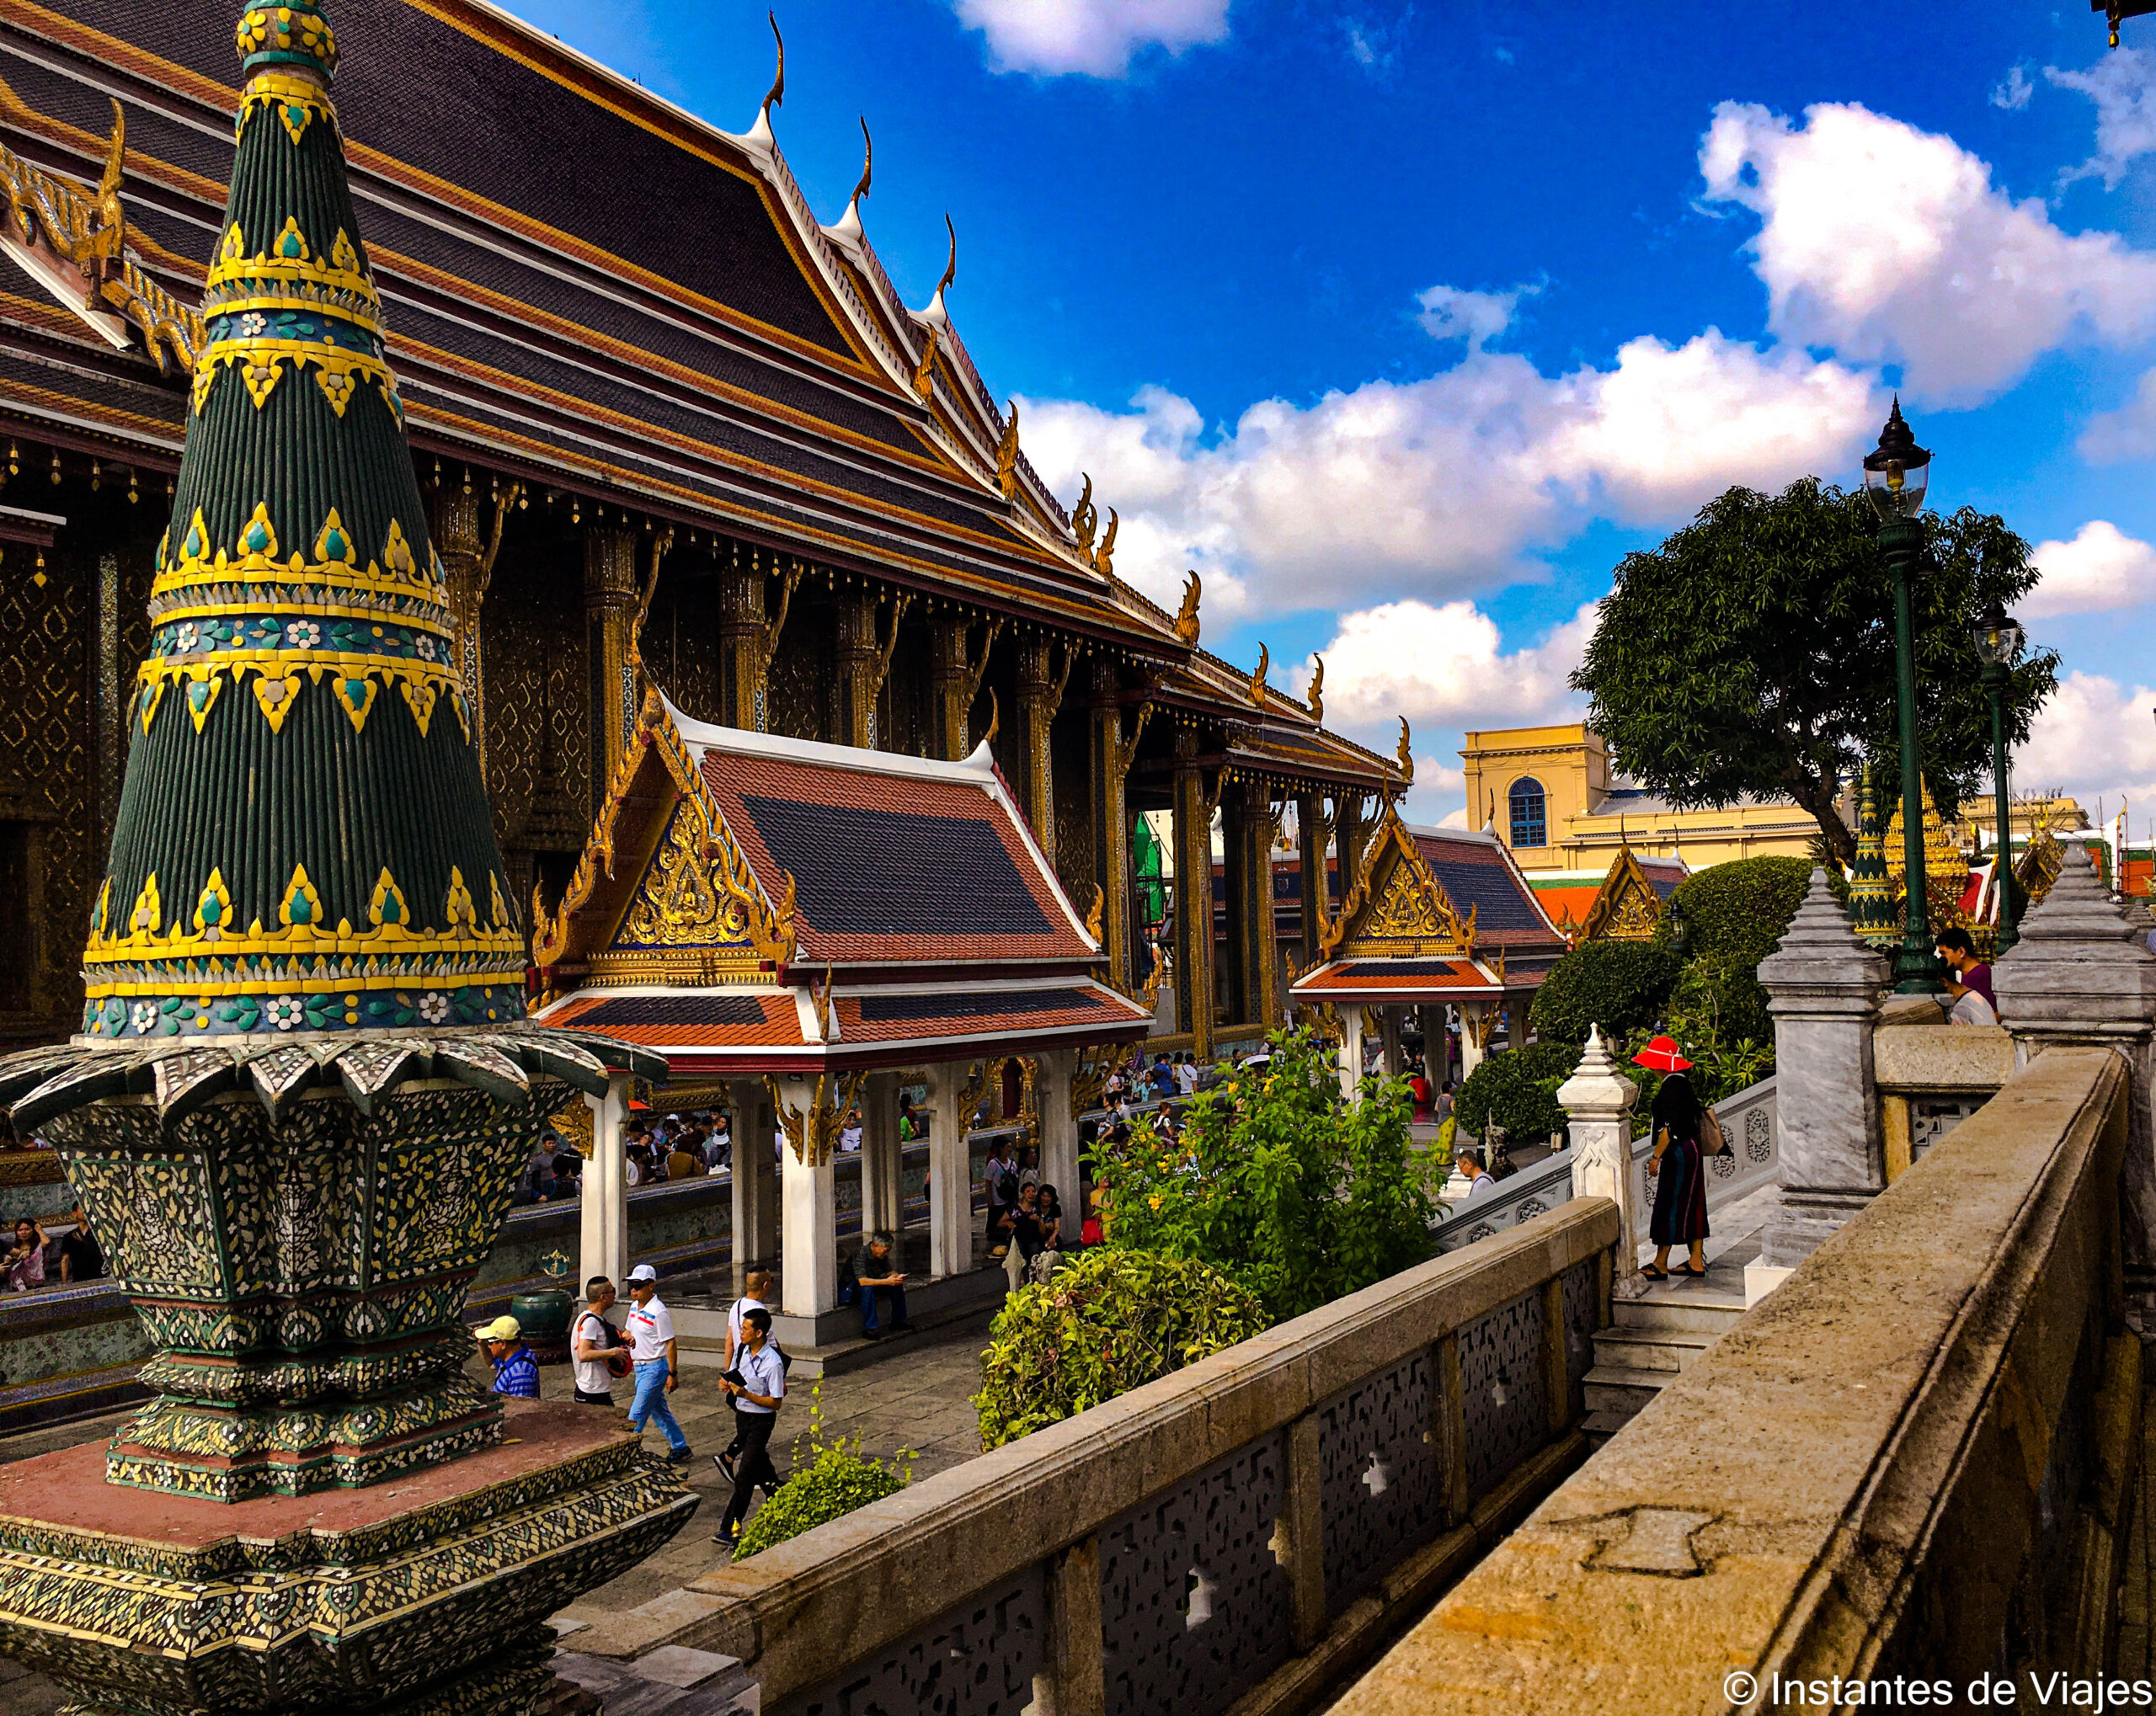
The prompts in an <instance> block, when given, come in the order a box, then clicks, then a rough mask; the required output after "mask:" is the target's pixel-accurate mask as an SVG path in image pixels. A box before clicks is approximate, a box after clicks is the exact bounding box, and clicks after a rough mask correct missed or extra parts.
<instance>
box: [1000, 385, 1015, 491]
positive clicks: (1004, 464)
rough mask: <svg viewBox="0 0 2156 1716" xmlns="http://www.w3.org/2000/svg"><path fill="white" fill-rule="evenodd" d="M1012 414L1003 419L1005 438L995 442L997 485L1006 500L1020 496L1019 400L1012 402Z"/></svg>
mask: <svg viewBox="0 0 2156 1716" xmlns="http://www.w3.org/2000/svg"><path fill="white" fill-rule="evenodd" d="M1010 404H1011V414H1010V416H1008V417H1006V418H1004V420H1003V439H1002V440H1000V441H998V442H997V443H996V444H995V486H996V487H997V488H1000V489H1001V490H1002V491H1003V498H1004V499H1006V500H1016V499H1017V498H1018V402H1017V400H1015V399H1013V400H1011V402H1010Z"/></svg>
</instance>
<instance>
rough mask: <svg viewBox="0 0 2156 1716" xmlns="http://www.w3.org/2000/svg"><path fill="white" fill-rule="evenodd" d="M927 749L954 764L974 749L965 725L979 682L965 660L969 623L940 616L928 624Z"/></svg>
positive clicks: (953, 617) (954, 617) (956, 618)
mask: <svg viewBox="0 0 2156 1716" xmlns="http://www.w3.org/2000/svg"><path fill="white" fill-rule="evenodd" d="M928 652H929V653H928V749H929V753H930V754H931V755H932V756H936V757H939V758H941V759H942V760H943V761H945V762H947V763H954V762H956V761H958V759H960V758H961V757H963V756H964V755H965V754H966V753H967V751H968V750H969V749H971V747H970V746H969V745H968V744H967V743H966V722H967V718H968V717H969V715H970V714H971V712H972V710H973V701H974V691H975V690H978V689H979V683H980V682H979V679H976V678H975V677H974V674H973V673H972V671H971V669H970V666H969V663H968V662H967V660H966V622H965V621H963V619H960V618H958V617H957V616H951V617H945V616H941V615H939V616H937V617H936V618H934V619H932V620H931V621H929V622H928Z"/></svg>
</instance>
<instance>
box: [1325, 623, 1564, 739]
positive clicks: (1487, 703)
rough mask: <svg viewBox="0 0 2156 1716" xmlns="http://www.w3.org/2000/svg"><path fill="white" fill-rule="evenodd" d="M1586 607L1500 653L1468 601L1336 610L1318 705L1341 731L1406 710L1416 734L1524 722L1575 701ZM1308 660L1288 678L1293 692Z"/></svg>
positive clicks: (1489, 627)
mask: <svg viewBox="0 0 2156 1716" xmlns="http://www.w3.org/2000/svg"><path fill="white" fill-rule="evenodd" d="M1594 625H1595V604H1593V602H1589V603H1587V604H1585V605H1583V606H1582V607H1581V608H1580V609H1579V610H1578V611H1577V613H1575V614H1574V615H1573V616H1572V618H1571V619H1570V620H1568V621H1566V622H1565V623H1564V624H1563V625H1562V626H1558V627H1557V628H1556V630H1555V631H1554V632H1551V633H1550V635H1549V636H1548V637H1545V638H1544V639H1543V640H1542V642H1540V643H1538V644H1535V645H1534V646H1533V647H1529V648H1526V649H1518V650H1513V651H1512V652H1510V653H1508V652H1507V651H1506V649H1505V647H1504V641H1503V638H1502V636H1501V635H1500V634H1499V632H1498V630H1497V621H1494V620H1492V618H1491V617H1490V616H1488V615H1487V614H1486V613H1484V612H1483V611H1482V610H1481V609H1480V608H1478V607H1476V605H1474V604H1473V603H1472V602H1447V603H1445V604H1444V605H1442V606H1434V607H1433V605H1431V604H1429V603H1428V602H1420V601H1414V600H1406V601H1397V602H1384V603H1380V605H1377V606H1376V607H1373V608H1362V609H1358V610H1355V611H1353V612H1352V613H1347V614H1342V616H1340V618H1339V621H1337V627H1336V629H1335V631H1334V632H1333V636H1332V641H1331V642H1330V643H1328V644H1326V647H1324V649H1323V650H1321V652H1320V653H1321V654H1322V655H1323V656H1324V657H1325V712H1326V721H1327V722H1338V723H1339V724H1340V725H1341V726H1342V727H1344V728H1358V727H1368V726H1370V725H1371V724H1373V723H1383V722H1391V721H1394V720H1396V718H1397V717H1401V716H1405V717H1407V719H1408V721H1409V722H1411V723H1412V725H1413V726H1414V727H1416V728H1417V729H1418V730H1419V731H1425V732H1427V731H1428V730H1429V729H1433V728H1437V727H1481V726H1486V725H1489V726H1503V727H1520V726H1530V725H1533V724H1534V723H1535V722H1541V721H1556V720H1562V719H1563V718H1565V717H1566V716H1568V715H1571V714H1573V713H1575V712H1577V710H1578V709H1579V708H1580V707H1582V701H1581V700H1580V699H1579V698H1578V696H1577V694H1575V693H1574V692H1573V691H1572V690H1571V688H1570V687H1569V686H1568V685H1566V679H1567V677H1568V676H1569V675H1570V674H1571V673H1572V669H1574V668H1576V667H1577V666H1578V665H1579V664H1580V654H1581V652H1582V651H1583V650H1584V649H1585V648H1586V647H1587V641H1588V638H1589V637H1593V635H1594ZM1309 679H1310V668H1309V666H1308V664H1307V663H1306V664H1305V665H1303V666H1301V667H1299V668H1297V669H1295V670H1294V673H1293V674H1290V675H1289V682H1290V683H1291V684H1292V685H1294V686H1295V688H1296V690H1297V691H1298V693H1300V691H1301V690H1302V688H1303V687H1304V686H1305V685H1307V684H1308V682H1309Z"/></svg>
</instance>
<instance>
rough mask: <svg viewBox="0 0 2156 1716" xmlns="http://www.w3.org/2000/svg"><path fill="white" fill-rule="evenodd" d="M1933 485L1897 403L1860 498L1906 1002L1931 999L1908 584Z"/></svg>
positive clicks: (1926, 457)
mask: <svg viewBox="0 0 2156 1716" xmlns="http://www.w3.org/2000/svg"><path fill="white" fill-rule="evenodd" d="M1930 477H1931V455H1930V454H1929V453H1928V452H1926V451H1925V450H1924V449H1923V448H1922V447H1919V445H1917V438H1916V436H1915V435H1914V434H1912V433H1911V432H1910V429H1909V426H1908V424H1906V423H1905V422H1903V419H1902V402H1901V400H1900V399H1899V398H1898V397H1897V398H1896V400H1895V401H1894V408H1893V411H1892V413H1891V414H1890V415H1889V416H1888V417H1887V426H1886V428H1884V429H1881V430H1880V432H1879V445H1878V446H1877V447H1876V448H1875V449H1874V450H1872V451H1871V452H1870V453H1867V454H1866V455H1865V460H1864V492H1865V493H1866V494H1867V495H1869V496H1870V498H1871V504H1872V505H1873V506H1875V507H1876V508H1877V509H1879V516H1880V519H1881V521H1882V522H1881V525H1880V527H1879V550H1880V552H1881V553H1882V554H1884V555H1885V556H1886V557H1887V567H1888V568H1889V569H1890V570H1891V571H1892V573H1893V574H1894V701H1895V704H1896V706H1897V712H1898V713H1899V715H1900V717H1901V729H1902V882H1903V887H1902V892H1903V899H1904V901H1905V903H1906V909H1905V910H1904V912H1903V918H1902V945H1901V947H1900V948H1899V949H1898V950H1897V951H1896V953H1895V955H1894V988H1895V990H1896V991H1897V993H1898V994H1904V995H1931V994H1939V993H1940V990H1941V989H1943V988H1944V985H1942V984H1941V983H1940V981H1939V972H1938V962H1937V960H1936V958H1935V956H1934V954H1933V951H1932V949H1933V943H1932V939H1931V917H1930V914H1929V910H1928V909H1927V907H1928V904H1929V901H1928V899H1927V897H1926V893H1925V889H1924V759H1923V757H1922V756H1921V754H1919V752H1918V749H1917V652H1916V622H1915V619H1914V616H1913V611H1912V601H1911V595H1910V590H1909V581H1910V578H1911V577H1912V575H1913V573H1914V572H1915V570H1916V564H1917V557H1918V556H1919V554H1921V553H1922V552H1924V527H1923V526H1922V525H1919V524H1918V523H1917V515H1918V514H1919V513H1921V512H1922V511H1923V510H1924V489H1925V487H1926V486H1927V484H1928V483H1929V481H1930Z"/></svg>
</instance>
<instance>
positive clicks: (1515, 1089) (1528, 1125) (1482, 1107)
mask: <svg viewBox="0 0 2156 1716" xmlns="http://www.w3.org/2000/svg"><path fill="white" fill-rule="evenodd" d="M1579 1063H1580V1052H1579V1050H1578V1049H1577V1047H1574V1046H1573V1045H1572V1044H1571V1043H1569V1042H1538V1043H1532V1044H1529V1046H1528V1047H1525V1048H1515V1049H1508V1050H1507V1051H1506V1052H1505V1053H1502V1054H1494V1055H1492V1056H1491V1057H1490V1058H1488V1059H1486V1060H1485V1061H1484V1062H1483V1063H1482V1064H1481V1066H1479V1067H1477V1068H1476V1069H1475V1070H1474V1071H1473V1072H1471V1073H1470V1074H1468V1075H1467V1082H1466V1083H1465V1084H1462V1085H1461V1086H1460V1095H1459V1096H1458V1098H1457V1099H1456V1102H1455V1106H1454V1109H1453V1112H1454V1114H1455V1115H1456V1116H1459V1119H1460V1125H1462V1126H1463V1127H1466V1129H1467V1130H1468V1131H1470V1132H1473V1133H1474V1134H1475V1135H1476V1137H1477V1138H1481V1137H1485V1136H1486V1135H1487V1133H1488V1131H1489V1127H1490V1123H1491V1122H1492V1121H1495V1122H1497V1124H1498V1125H1499V1126H1501V1127H1503V1128H1504V1129H1505V1136H1506V1137H1507V1138H1510V1139H1512V1140H1513V1142H1515V1143H1540V1141H1541V1140H1543V1139H1545V1138H1548V1137H1549V1136H1550V1133H1551V1132H1556V1131H1557V1130H1558V1129H1559V1128H1560V1127H1562V1126H1563V1125H1564V1124H1565V1111H1564V1110H1563V1109H1562V1108H1561V1107H1560V1106H1558V1102H1557V1087H1558V1086H1559V1085H1560V1084H1563V1083H1564V1082H1565V1080H1566V1079H1569V1078H1571V1077H1572V1069H1574V1068H1576V1067H1577V1066H1578V1065H1579Z"/></svg>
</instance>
